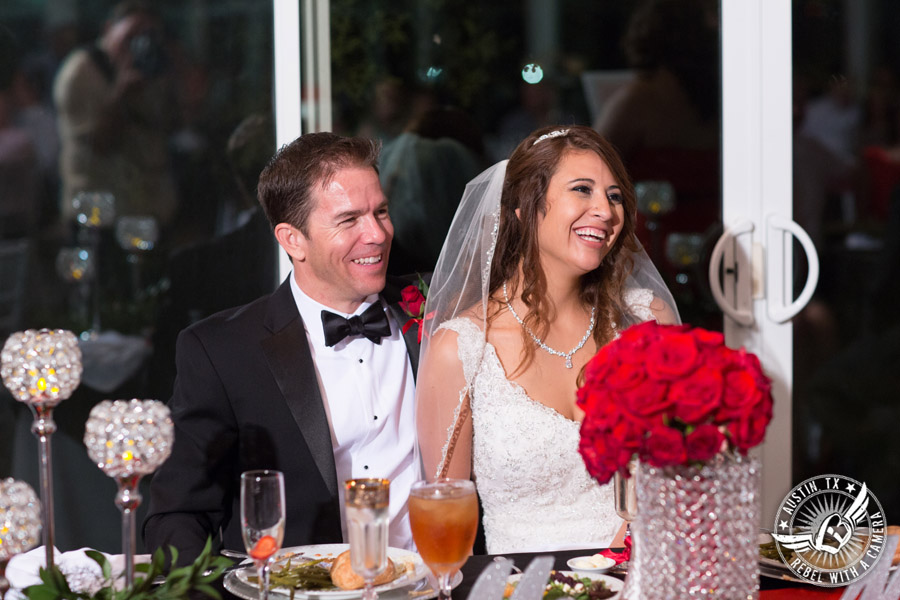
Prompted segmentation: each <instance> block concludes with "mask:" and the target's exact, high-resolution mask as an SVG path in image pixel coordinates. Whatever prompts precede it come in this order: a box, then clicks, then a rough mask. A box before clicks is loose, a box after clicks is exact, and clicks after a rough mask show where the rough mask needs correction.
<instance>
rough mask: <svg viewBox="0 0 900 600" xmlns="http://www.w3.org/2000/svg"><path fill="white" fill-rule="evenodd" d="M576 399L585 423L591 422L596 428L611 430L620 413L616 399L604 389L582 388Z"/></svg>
mask: <svg viewBox="0 0 900 600" xmlns="http://www.w3.org/2000/svg"><path fill="white" fill-rule="evenodd" d="M576 398H577V400H576V404H577V405H578V408H580V409H581V410H583V411H584V413H585V417H584V420H585V422H587V421H591V422H593V423H595V424H596V426H598V427H610V428H611V427H612V424H613V423H614V422H615V421H616V420H617V419H618V418H619V416H620V415H621V413H622V409H621V407H620V406H619V404H618V402H617V399H616V397H615V396H613V395H612V394H610V393H609V392H608V391H607V390H605V389H597V388H587V387H582V388H579V389H578V391H577V392H576Z"/></svg>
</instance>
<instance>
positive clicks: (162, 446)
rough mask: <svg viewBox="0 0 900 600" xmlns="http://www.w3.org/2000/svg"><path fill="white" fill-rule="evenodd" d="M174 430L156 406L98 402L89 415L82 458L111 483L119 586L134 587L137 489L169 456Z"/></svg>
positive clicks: (137, 402)
mask: <svg viewBox="0 0 900 600" xmlns="http://www.w3.org/2000/svg"><path fill="white" fill-rule="evenodd" d="M174 437H175V427H174V425H173V424H172V418H171V416H170V413H169V409H168V408H167V407H166V405H165V404H163V403H162V402H159V401H158V400H116V401H114V402H113V401H110V400H104V401H103V402H100V403H99V404H97V405H95V406H94V408H93V409H91V414H90V416H89V417H88V420H87V423H86V425H85V431H84V445H85V446H87V451H88V456H90V457H91V460H93V461H94V463H95V464H96V465H97V466H98V467H99V468H100V470H101V471H103V472H104V473H106V474H107V475H108V476H110V477H112V478H113V479H115V480H116V484H117V485H118V487H119V491H118V493H117V494H116V506H118V507H119V510H120V511H121V512H122V553H123V554H124V555H125V584H126V585H128V586H131V585H132V584H133V583H134V553H135V511H136V510H137V507H138V506H140V504H141V500H142V497H141V494H140V491H139V490H138V483H139V482H140V480H141V477H143V476H144V475H148V474H150V473H152V472H154V471H155V470H156V469H157V468H159V466H160V465H161V464H163V463H164V462H165V461H166V459H167V458H169V454H171V452H172V441H173V439H174Z"/></svg>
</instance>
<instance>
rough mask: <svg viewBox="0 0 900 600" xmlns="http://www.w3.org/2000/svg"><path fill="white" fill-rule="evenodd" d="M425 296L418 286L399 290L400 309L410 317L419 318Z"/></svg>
mask: <svg viewBox="0 0 900 600" xmlns="http://www.w3.org/2000/svg"><path fill="white" fill-rule="evenodd" d="M424 304H425V296H423V295H422V291H421V290H419V288H418V286H415V285H408V286H406V287H405V288H403V289H402V290H400V308H402V309H403V312H405V313H406V314H408V315H409V316H410V317H421V316H422V309H423V305H424Z"/></svg>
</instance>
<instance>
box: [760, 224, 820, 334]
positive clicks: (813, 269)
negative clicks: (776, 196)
mask: <svg viewBox="0 0 900 600" xmlns="http://www.w3.org/2000/svg"><path fill="white" fill-rule="evenodd" d="M766 225H767V230H766V237H767V239H766V246H767V248H768V252H769V260H768V264H769V269H768V276H767V280H768V283H767V287H768V289H769V294H768V301H767V302H766V312H767V314H768V315H769V318H770V319H772V320H773V321H775V322H776V323H785V322H787V321H789V320H791V319H792V318H794V317H795V316H796V315H797V313H799V312H800V311H801V310H802V309H803V307H804V306H806V305H807V304H808V303H809V301H810V299H811V298H812V295H813V292H815V291H816V285H817V284H818V283H819V254H818V253H817V252H816V246H815V244H813V241H812V239H811V238H810V237H809V234H807V233H806V231H805V230H804V229H803V228H802V227H800V226H799V225H797V223H795V222H794V221H791V220H790V219H786V218H784V217H781V216H779V215H769V216H768V218H767V219H766ZM785 232H787V233H790V234H791V235H793V236H794V237H795V238H797V241H798V242H800V245H801V246H802V247H803V250H804V251H805V252H806V260H807V262H808V263H809V273H808V275H807V277H806V283H805V284H804V286H803V291H801V292H800V295H799V296H797V299H796V300H793V301H792V300H791V298H792V296H793V282H792V281H788V279H789V278H788V277H785V268H786V267H787V262H786V258H785V257H787V256H789V255H790V253H788V252H786V251H785V245H786V244H789V243H790V239H789V238H788V239H786V238H785V235H784V234H785Z"/></svg>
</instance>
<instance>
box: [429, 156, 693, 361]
mask: <svg viewBox="0 0 900 600" xmlns="http://www.w3.org/2000/svg"><path fill="white" fill-rule="evenodd" d="M508 162H509V161H507V160H504V161H501V162H499V163H497V164H495V165H493V166H492V167H490V168H488V169H487V170H485V171H483V172H482V173H481V174H480V175H478V176H477V177H476V178H475V179H473V180H472V181H470V182H469V183H468V185H466V190H465V192H464V193H463V197H462V200H461V201H460V203H459V208H458V209H457V210H456V216H455V217H454V218H453V222H452V224H451V225H450V230H449V231H448V233H447V238H446V240H445V241H444V246H443V248H442V249H441V254H440V257H439V258H438V261H437V264H436V265H435V268H434V273H433V275H432V277H431V284H430V287H429V290H428V298H427V300H426V302H425V314H426V315H428V319H427V321H426V323H425V335H424V336H423V338H422V349H421V355H423V356H424V354H425V352H426V350H427V347H428V340H429V339H430V338H431V336H432V335H433V334H434V332H435V331H437V329H438V327H440V325H441V324H442V323H444V322H445V321H449V320H451V319H454V318H456V317H457V316H459V315H460V314H461V313H463V312H467V311H468V312H469V314H478V315H479V316H480V317H481V318H482V319H486V316H487V304H488V298H489V292H490V283H491V282H490V272H491V260H492V259H493V257H494V249H495V247H496V244H497V234H498V232H499V227H500V196H501V194H502V191H503V182H504V179H505V176H506V165H507V163H508ZM635 243H636V244H637V246H638V247H639V248H640V249H639V250H638V251H637V252H633V253H632V260H633V264H634V267H633V269H632V272H631V274H630V275H629V276H628V279H627V280H626V282H625V288H624V290H625V293H626V294H627V293H628V290H632V289H647V290H650V291H651V292H652V293H653V295H654V296H655V297H656V298H658V299H660V300H662V301H663V302H665V303H666V305H667V306H668V307H669V308H671V310H672V312H673V313H674V316H675V322H677V323H680V322H681V321H680V318H679V316H678V309H677V307H676V305H675V299H674V298H673V297H672V294H671V292H670V291H669V288H668V287H667V286H666V284H665V282H664V281H663V278H662V276H661V275H660V274H659V271H658V270H657V269H656V266H654V264H653V262H652V261H651V260H650V257H649V256H647V253H646V252H645V251H644V250H643V248H641V247H640V243H638V242H637V240H635ZM601 268H602V267H601ZM479 306H480V307H481V310H478V307H479ZM620 325H621V326H623V327H624V326H627V325H628V324H627V323H623V324H620Z"/></svg>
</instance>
